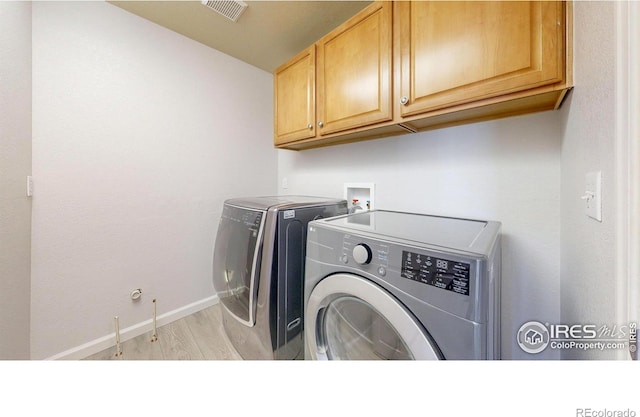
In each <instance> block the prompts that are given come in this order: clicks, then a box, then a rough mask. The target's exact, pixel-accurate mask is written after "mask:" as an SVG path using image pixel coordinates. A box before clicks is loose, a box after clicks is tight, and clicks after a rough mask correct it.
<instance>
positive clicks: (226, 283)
mask: <svg viewBox="0 0 640 417" xmlns="http://www.w3.org/2000/svg"><path fill="white" fill-rule="evenodd" d="M346 213H347V202H346V200H338V199H331V198H324V197H308V196H275V197H251V198H234V199H229V200H227V201H225V202H224V205H223V209H222V215H221V218H220V223H219V225H218V232H217V236H216V241H215V248H214V256H213V286H214V288H215V290H216V292H217V295H218V297H219V298H220V303H221V304H222V320H223V327H224V330H225V332H226V334H227V336H228V337H229V340H230V341H231V343H232V344H233V346H234V347H235V349H236V350H237V351H238V353H239V354H240V356H242V357H243V358H244V359H300V358H302V357H303V356H304V347H303V343H302V336H303V333H302V328H303V291H304V266H305V248H306V238H307V224H308V223H309V222H310V221H312V220H316V219H321V218H326V217H332V216H337V215H340V214H346Z"/></svg>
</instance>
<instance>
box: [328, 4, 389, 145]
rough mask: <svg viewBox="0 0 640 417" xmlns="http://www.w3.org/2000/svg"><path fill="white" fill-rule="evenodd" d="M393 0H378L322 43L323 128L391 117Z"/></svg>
mask: <svg viewBox="0 0 640 417" xmlns="http://www.w3.org/2000/svg"><path fill="white" fill-rule="evenodd" d="M391 13H392V5H391V3H390V2H376V3H374V4H372V5H370V6H368V7H367V8H365V9H364V10H363V11H362V12H360V13H358V14H357V15H356V16H354V17H353V18H352V19H350V20H348V21H347V22H346V23H345V24H343V25H341V26H340V27H338V28H337V29H336V30H334V31H332V32H331V33H330V34H329V35H327V36H325V37H324V38H322V39H321V40H320V41H319V42H318V44H317V45H318V71H317V75H318V84H317V87H318V102H317V105H318V116H317V119H318V126H319V129H318V133H319V134H320V135H324V134H328V133H333V132H337V131H341V130H346V129H351V128H356V127H360V126H365V125H371V124H374V123H378V122H382V121H386V120H391V118H392V101H391V100H392V95H391V85H392V84H391V79H392V78H391V77H392V71H391V64H392V53H391V52H392V49H391V47H392V30H391Z"/></svg>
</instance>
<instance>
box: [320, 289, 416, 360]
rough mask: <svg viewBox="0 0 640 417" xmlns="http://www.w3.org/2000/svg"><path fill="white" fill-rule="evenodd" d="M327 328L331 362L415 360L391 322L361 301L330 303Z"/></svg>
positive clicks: (328, 352)
mask: <svg viewBox="0 0 640 417" xmlns="http://www.w3.org/2000/svg"><path fill="white" fill-rule="evenodd" d="M323 327H324V338H325V343H326V347H327V352H326V353H327V358H328V359H363V360H371V359H405V360H406V359H414V358H413V355H411V353H410V352H409V349H408V348H407V345H406V344H405V343H404V341H403V340H402V337H400V335H399V334H398V332H396V331H395V329H394V328H393V327H391V325H390V324H389V322H388V321H387V320H386V319H385V318H384V317H383V316H382V315H381V314H380V313H379V312H378V311H377V310H376V309H375V308H373V307H372V306H371V305H370V304H368V303H366V302H364V301H362V300H360V299H358V298H355V297H341V298H338V299H336V300H334V301H333V302H332V303H331V304H329V306H328V307H327V308H326V310H325V316H324V320H323Z"/></svg>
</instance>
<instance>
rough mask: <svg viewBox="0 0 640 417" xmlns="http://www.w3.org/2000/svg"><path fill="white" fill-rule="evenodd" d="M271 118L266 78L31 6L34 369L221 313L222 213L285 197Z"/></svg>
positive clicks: (129, 24) (116, 24) (156, 39)
mask: <svg viewBox="0 0 640 417" xmlns="http://www.w3.org/2000/svg"><path fill="white" fill-rule="evenodd" d="M272 112H273V107H272V79H271V75H270V74H268V73H266V72H264V71H262V70H259V69H256V68H255V67H252V66H249V65H247V64H245V63H242V62H240V61H238V60H235V59H233V58H231V57H228V56H226V55H224V54H222V53H219V52H217V51H214V50H212V49H210V48H208V47H205V46H203V45H201V44H199V43H196V42H194V41H192V40H189V39H187V38H184V37H182V36H180V35H177V34H175V33H174V32H171V31H168V30H167V29H164V28H161V27H159V26H157V25H155V24H153V23H150V22H148V21H146V20H143V19H141V18H139V17H137V16H135V15H132V14H129V13H128V12H126V11H123V10H121V9H119V8H117V7H115V6H113V5H110V4H108V3H103V2H55V3H53V2H38V3H34V4H33V175H34V179H35V188H36V193H35V195H34V197H33V236H32V245H33V249H32V306H31V357H32V358H33V359H39V358H47V357H52V356H56V355H58V354H60V353H61V352H65V351H67V350H71V353H69V352H66V353H65V354H64V355H63V356H65V355H66V356H67V357H73V351H74V349H77V348H78V347H79V346H81V345H83V344H88V345H91V344H92V343H94V342H95V341H96V340H98V339H100V338H101V337H103V336H107V335H109V334H112V333H113V331H114V327H113V317H114V316H116V315H117V316H119V317H120V327H121V328H123V329H126V328H129V327H130V326H134V325H136V324H138V323H141V322H144V321H146V320H149V319H151V316H152V304H151V302H152V299H153V298H156V299H157V300H158V314H159V315H162V314H165V313H167V312H170V311H175V310H176V309H180V308H182V307H184V306H189V305H192V304H193V303H206V302H210V301H211V299H212V298H211V297H213V296H214V290H213V287H212V283H211V263H212V250H213V244H214V238H215V232H216V228H217V221H218V219H219V216H220V211H221V208H222V202H223V200H224V199H225V198H229V197H232V196H238V195H257V194H274V193H276V187H275V184H276V171H277V159H276V152H275V151H274V150H273V148H272V145H271V140H270V138H271V136H272V126H273V125H272V123H273V122H272V118H273V113H272ZM135 288H142V290H143V298H142V300H141V301H140V302H137V303H133V302H132V301H131V300H130V298H129V293H130V291H131V290H133V289H135ZM207 300H208V301H207ZM111 344H113V340H111ZM84 349H85V350H84V352H85V353H87V351H86V346H84Z"/></svg>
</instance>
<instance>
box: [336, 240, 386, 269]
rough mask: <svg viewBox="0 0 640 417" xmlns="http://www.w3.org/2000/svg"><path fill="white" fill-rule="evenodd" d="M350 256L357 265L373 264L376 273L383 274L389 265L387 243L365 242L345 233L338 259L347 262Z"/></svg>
mask: <svg viewBox="0 0 640 417" xmlns="http://www.w3.org/2000/svg"><path fill="white" fill-rule="evenodd" d="M350 258H351V259H353V261H354V262H355V263H356V264H358V265H362V266H364V265H369V264H371V265H374V266H375V267H376V271H377V272H378V275H381V276H384V275H385V274H386V271H387V266H388V265H389V245H387V244H384V243H382V242H368V243H365V242H363V241H362V239H361V238H358V237H355V236H351V235H345V236H344V238H343V240H342V254H341V256H340V261H342V262H343V263H345V264H348V263H349V261H350Z"/></svg>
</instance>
